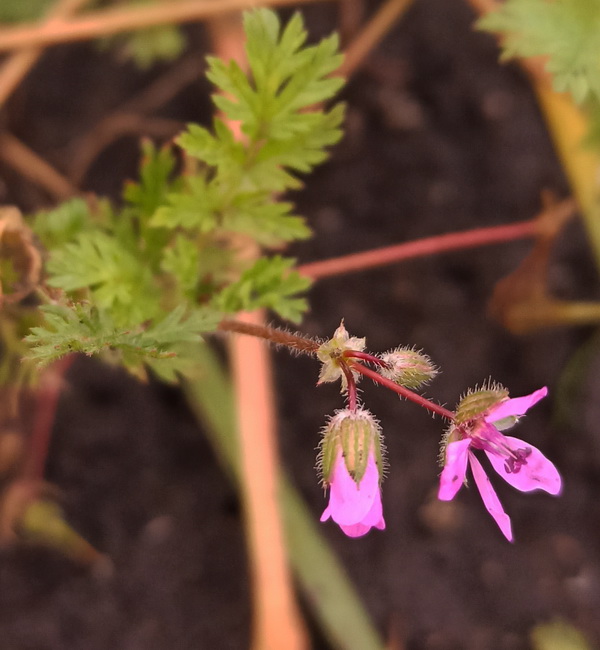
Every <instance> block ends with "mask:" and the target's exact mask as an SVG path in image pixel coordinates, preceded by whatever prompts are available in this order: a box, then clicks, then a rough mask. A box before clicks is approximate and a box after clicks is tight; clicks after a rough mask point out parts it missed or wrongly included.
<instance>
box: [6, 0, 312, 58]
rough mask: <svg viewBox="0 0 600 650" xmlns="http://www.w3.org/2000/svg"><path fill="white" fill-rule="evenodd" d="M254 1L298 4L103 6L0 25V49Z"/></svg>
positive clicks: (228, 1) (175, 19)
mask: <svg viewBox="0 0 600 650" xmlns="http://www.w3.org/2000/svg"><path fill="white" fill-rule="evenodd" d="M303 1H304V2H315V1H317V0H303ZM257 4H260V5H262V6H278V7H281V6H286V5H293V4H298V0H262V1H261V2H260V3H257V0H203V2H198V0H171V1H168V2H161V3H159V4H155V5H142V6H137V7H124V8H121V7H117V8H111V9H103V10H99V11H95V12H90V13H89V14H87V15H86V16H85V17H81V18H73V19H70V20H60V21H59V20H56V21H53V22H52V23H51V24H44V25H37V24H29V25H21V26H18V27H6V28H4V29H1V30H0V51H4V52H5V51H9V50H14V49H17V48H21V47H41V46H48V45H57V44H59V43H71V42H75V41H87V40H90V39H94V38H100V37H104V36H111V35H113V34H118V33H121V32H127V31H135V30H138V29H145V28H147V27H156V26H158V25H166V24H173V23H184V22H193V21H199V20H204V19H206V18H211V17H214V16H219V15H223V14H227V13H232V12H236V11H243V10H244V9H251V8H253V7H256V6H257Z"/></svg>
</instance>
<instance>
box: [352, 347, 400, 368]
mask: <svg viewBox="0 0 600 650" xmlns="http://www.w3.org/2000/svg"><path fill="white" fill-rule="evenodd" d="M343 356H344V357H346V358H347V359H362V360H363V361H366V362H367V363H372V364H373V365H374V366H382V367H384V368H387V367H388V366H389V364H388V363H387V361H384V360H383V359H380V358H379V357H375V356H373V355H372V354H369V353H368V352H359V351H358V350H344V352H343Z"/></svg>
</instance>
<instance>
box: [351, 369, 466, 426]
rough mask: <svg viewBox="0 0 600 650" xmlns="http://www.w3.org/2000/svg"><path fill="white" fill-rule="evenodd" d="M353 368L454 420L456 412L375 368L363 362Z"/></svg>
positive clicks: (416, 402) (399, 393)
mask: <svg viewBox="0 0 600 650" xmlns="http://www.w3.org/2000/svg"><path fill="white" fill-rule="evenodd" d="M352 370H356V371H357V372H360V374H361V375H364V376H365V377H369V379H372V380H373V381H375V382H377V383H378V384H381V385H382V386H385V387H386V388H389V389H390V390H393V391H394V392H395V393H398V395H401V396H402V397H406V399H409V400H410V401H411V402H414V403H415V404H418V405H419V406H422V407H423V408H426V409H427V410H428V411H431V412H432V413H437V414H438V415H441V416H442V417H443V418H446V419H447V420H454V413H452V411H449V410H448V409H445V408H444V407H443V406H440V405H439V404H436V403H435V402H430V401H429V400H428V399H425V398H424V397H421V395H418V394H417V393H413V392H412V390H408V388H404V386H399V385H398V384H396V383H395V382H393V381H392V380H391V379H386V378H385V377H382V376H381V375H380V374H379V373H378V372H376V371H375V370H371V368H367V367H366V366H363V365H362V364H361V363H353V364H352Z"/></svg>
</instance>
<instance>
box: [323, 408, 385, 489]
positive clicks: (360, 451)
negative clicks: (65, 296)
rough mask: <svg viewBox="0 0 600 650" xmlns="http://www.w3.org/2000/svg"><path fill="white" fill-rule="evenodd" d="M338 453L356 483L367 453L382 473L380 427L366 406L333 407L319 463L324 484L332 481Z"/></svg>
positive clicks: (366, 459)
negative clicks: (338, 408)
mask: <svg viewBox="0 0 600 650" xmlns="http://www.w3.org/2000/svg"><path fill="white" fill-rule="evenodd" d="M340 454H341V456H342V458H343V460H344V464H345V466H346V469H347V470H348V474H349V475H350V477H351V478H352V480H353V481H354V482H355V483H356V484H357V485H358V484H360V482H361V480H362V478H363V476H364V475H365V471H366V469H367V464H368V461H369V457H370V456H371V457H372V458H373V459H374V460H375V463H376V465H377V468H378V470H379V475H380V477H381V476H382V474H383V469H384V446H383V440H382V436H381V428H380V427H379V423H378V422H377V420H376V419H375V417H374V416H373V414H372V413H371V412H370V411H368V410H367V409H363V408H359V409H358V410H356V411H351V410H350V409H343V410H340V411H336V413H335V415H334V416H333V417H332V418H330V420H329V422H328V423H327V425H326V426H325V427H324V429H323V439H322V441H321V452H320V454H319V458H318V464H319V469H320V472H321V476H322V479H323V482H324V483H325V484H327V485H329V484H331V482H332V475H333V470H334V467H335V463H336V460H337V459H338V457H339V456H340Z"/></svg>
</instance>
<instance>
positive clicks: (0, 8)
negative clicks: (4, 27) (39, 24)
mask: <svg viewBox="0 0 600 650" xmlns="http://www.w3.org/2000/svg"><path fill="white" fill-rule="evenodd" d="M53 4H54V2H53V0H2V2H0V22H6V23H12V22H20V21H25V20H37V19H38V18H40V16H42V15H43V14H44V13H45V12H46V11H47V10H48V9H50V7H51V6H52V5H53Z"/></svg>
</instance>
